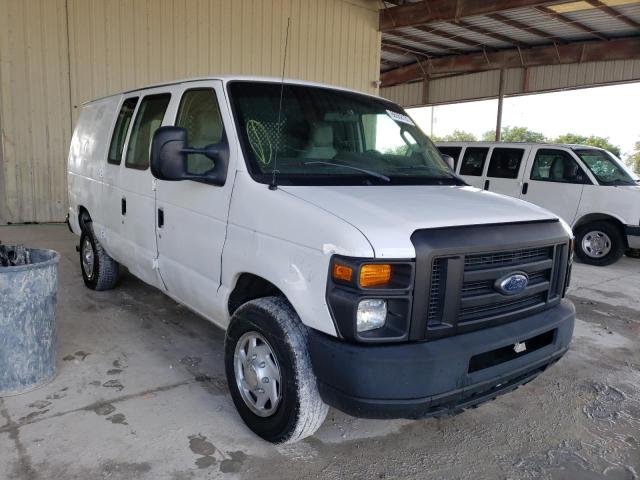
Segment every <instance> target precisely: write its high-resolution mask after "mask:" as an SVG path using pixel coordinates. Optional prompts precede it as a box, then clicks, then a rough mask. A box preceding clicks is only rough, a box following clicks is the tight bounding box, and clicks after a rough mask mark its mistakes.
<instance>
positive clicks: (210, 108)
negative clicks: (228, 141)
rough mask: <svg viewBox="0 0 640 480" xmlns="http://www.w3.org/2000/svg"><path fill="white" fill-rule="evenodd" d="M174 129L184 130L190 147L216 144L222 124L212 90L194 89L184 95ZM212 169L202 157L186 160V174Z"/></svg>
mask: <svg viewBox="0 0 640 480" xmlns="http://www.w3.org/2000/svg"><path fill="white" fill-rule="evenodd" d="M176 127H182V128H184V129H186V130H187V139H188V141H189V146H190V147H196V148H202V147H206V146H208V145H215V144H217V143H220V142H221V141H222V139H223V136H224V125H223V123H222V116H221V115H220V107H219V105H218V98H217V97H216V92H215V90H213V89H212V88H198V89H193V90H187V91H186V92H184V95H182V100H180V108H178V116H177V118H176ZM214 166H215V165H214V161H213V160H211V159H210V158H209V157H207V156H205V155H189V156H188V157H187V171H188V172H189V173H191V174H194V175H199V174H202V173H205V172H208V171H209V170H211V169H212V168H213V167H214Z"/></svg>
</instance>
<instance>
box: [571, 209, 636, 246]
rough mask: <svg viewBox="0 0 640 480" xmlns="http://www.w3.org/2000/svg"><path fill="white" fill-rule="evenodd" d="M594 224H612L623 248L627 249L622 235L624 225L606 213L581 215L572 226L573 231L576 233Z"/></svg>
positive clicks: (624, 236)
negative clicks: (619, 236) (616, 230)
mask: <svg viewBox="0 0 640 480" xmlns="http://www.w3.org/2000/svg"><path fill="white" fill-rule="evenodd" d="M594 222H608V223H611V224H613V225H614V226H615V227H616V228H617V229H618V230H619V231H620V233H621V235H622V238H623V241H624V242H625V246H627V247H628V245H627V237H626V235H624V223H623V222H622V221H621V220H620V219H619V218H617V217H615V216H613V215H610V214H607V213H588V214H586V215H583V216H582V217H580V218H579V219H578V220H577V221H576V222H575V223H574V224H573V231H574V232H576V231H578V230H579V229H581V228H582V227H585V226H586V225H589V224H590V223H594Z"/></svg>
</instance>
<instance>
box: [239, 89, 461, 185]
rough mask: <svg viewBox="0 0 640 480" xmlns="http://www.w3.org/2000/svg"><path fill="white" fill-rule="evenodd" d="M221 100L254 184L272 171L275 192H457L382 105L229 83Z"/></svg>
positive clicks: (427, 146) (393, 111) (423, 140)
mask: <svg viewBox="0 0 640 480" xmlns="http://www.w3.org/2000/svg"><path fill="white" fill-rule="evenodd" d="M281 89H282V109H281V110H280V109H279V107H280V94H281ZM229 93H230V97H231V103H232V107H233V111H234V115H235V119H236V125H237V127H238V132H239V136H240V140H241V142H242V146H243V151H244V154H245V156H246V157H247V159H248V163H249V165H248V166H249V169H250V171H251V174H252V175H253V177H254V178H255V179H256V180H257V181H259V182H263V183H268V182H271V180H272V177H273V172H274V170H276V171H277V182H278V183H279V184H283V185H380V184H396V185H397V184H400V185H434V184H435V185H464V182H463V181H462V180H461V179H459V178H458V177H457V176H456V175H455V174H454V173H453V172H452V171H451V170H450V169H449V168H448V166H447V165H446V163H445V162H444V161H443V160H442V158H441V156H440V154H439V152H438V150H437V149H436V147H435V146H434V145H433V143H432V142H431V140H429V139H428V138H427V137H426V135H424V134H423V133H422V132H421V131H420V129H419V128H418V127H417V126H416V125H415V124H414V123H413V121H412V120H411V119H410V118H409V117H408V116H407V115H406V113H405V112H404V111H403V110H402V109H401V108H400V107H398V106H397V105H394V104H392V103H390V102H386V101H384V100H382V99H376V98H373V97H368V96H366V95H359V94H356V93H350V92H344V91H340V90H333V89H329V88H322V87H312V86H304V85H292V84H284V86H282V85H281V84H279V83H267V82H245V81H236V82H231V83H230V85H229ZM279 111H280V114H279Z"/></svg>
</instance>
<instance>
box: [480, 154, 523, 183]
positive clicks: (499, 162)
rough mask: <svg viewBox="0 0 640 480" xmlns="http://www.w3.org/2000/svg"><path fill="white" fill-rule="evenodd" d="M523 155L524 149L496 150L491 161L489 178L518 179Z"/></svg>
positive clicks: (488, 172)
mask: <svg viewBox="0 0 640 480" xmlns="http://www.w3.org/2000/svg"><path fill="white" fill-rule="evenodd" d="M523 155H524V150H523V149H522V148H494V149H493V152H491V160H489V170H488V171H487V177H493V178H518V171H519V170H520V163H521V162H522V156H523Z"/></svg>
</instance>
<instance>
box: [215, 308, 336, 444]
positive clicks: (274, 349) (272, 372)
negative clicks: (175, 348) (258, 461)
mask: <svg viewBox="0 0 640 480" xmlns="http://www.w3.org/2000/svg"><path fill="white" fill-rule="evenodd" d="M225 368H226V374H227V382H228V384H229V390H230V392H231V397H232V398H233V403H234V404H235V406H236V409H237V410H238V413H239V414H240V416H241V417H242V419H243V420H244V422H245V423H246V424H247V426H248V427H249V428H250V429H251V430H252V431H253V432H254V433H256V434H257V435H259V436H260V437H262V438H263V439H265V440H267V441H269V442H272V443H293V442H297V441H299V440H302V439H303V438H305V437H308V436H309V435H312V434H313V433H314V432H315V431H316V430H317V429H318V428H320V425H322V422H323V421H324V419H325V417H326V416H327V412H328V410H329V407H328V406H327V405H326V404H325V403H324V402H323V401H322V399H321V398H320V394H319V393H318V387H317V383H316V377H315V374H314V373H313V368H312V366H311V358H310V356H309V352H308V349H307V331H306V327H305V326H304V325H303V324H302V322H301V321H300V319H299V317H298V315H297V314H296V313H295V311H294V310H293V308H292V307H291V305H290V304H289V303H288V302H287V301H286V300H285V299H284V298H281V297H265V298H259V299H256V300H252V301H250V302H247V303H245V304H244V305H242V306H241V307H240V308H239V309H238V310H237V311H236V312H235V313H234V314H233V317H232V319H231V323H230V325H229V328H228V330H227V335H226V340H225Z"/></svg>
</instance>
